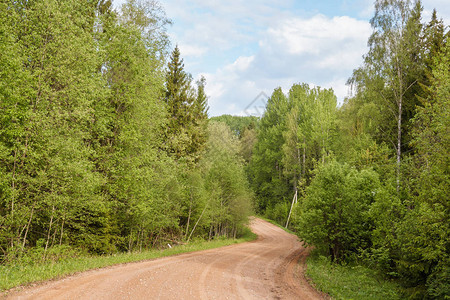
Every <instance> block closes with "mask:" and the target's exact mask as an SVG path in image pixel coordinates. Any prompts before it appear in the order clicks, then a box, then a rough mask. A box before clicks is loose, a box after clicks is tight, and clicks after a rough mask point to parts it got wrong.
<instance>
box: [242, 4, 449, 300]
mask: <svg viewBox="0 0 450 300" xmlns="http://www.w3.org/2000/svg"><path fill="white" fill-rule="evenodd" d="M421 14H422V6H421V2H420V1H416V2H415V3H414V4H411V3H410V2H409V1H399V0H392V1H376V2H375V15H374V17H373V18H372V19H371V25H372V28H373V34H372V35H371V37H370V39H369V42H368V45H369V52H368V53H367V54H366V55H365V56H364V63H363V65H362V66H361V67H359V68H358V69H356V70H355V71H354V73H353V76H352V77H351V78H350V79H349V85H350V87H351V88H352V91H353V95H352V97H350V98H348V99H346V100H345V103H344V104H343V105H342V106H341V107H336V97H335V96H334V94H333V91H332V90H327V89H321V88H310V87H308V86H307V85H304V84H295V85H293V86H292V88H291V89H290V91H289V93H288V94H287V95H285V94H284V93H283V92H282V91H281V89H276V90H275V91H274V92H273V94H272V95H271V97H270V99H269V100H268V103H267V107H266V111H265V114H264V115H263V117H262V118H261V120H260V122H259V123H258V125H257V140H256V142H255V146H254V148H253V155H252V157H251V160H250V164H249V167H248V175H249V179H250V182H251V186H252V187H253V189H254V191H255V196H256V197H255V199H256V204H257V205H256V206H257V210H258V212H259V213H262V214H266V215H267V216H268V217H270V218H272V219H275V220H278V222H280V223H281V224H283V225H284V224H286V221H287V218H288V214H289V211H290V207H291V203H292V200H293V197H294V194H295V193H298V204H295V205H294V209H293V212H292V216H291V222H290V226H291V228H293V229H295V230H296V231H297V233H298V235H299V237H300V238H301V239H302V240H303V241H304V242H306V243H307V244H309V245H313V246H314V247H315V249H316V250H317V251H319V252H320V253H321V254H323V255H325V256H328V257H330V259H331V260H333V261H335V262H337V263H347V262H358V263H363V264H366V265H367V266H370V268H376V269H377V270H379V271H380V272H382V273H383V274H385V275H386V276H388V277H391V278H395V279H397V280H398V281H399V282H401V283H402V284H403V286H404V288H405V297H406V296H407V297H411V298H417V299H422V298H427V299H428V298H434V299H445V298H447V297H450V268H449V266H450V259H449V253H450V237H449V233H450V228H449V227H450V223H449V220H450V216H449V197H448V194H449V191H450V188H449V187H450V186H449V185H450V178H449V158H450V156H449V149H450V140H449V139H450V111H449V109H450V102H449V101H450V44H449V33H448V30H447V29H446V27H445V25H444V24H443V21H442V20H440V19H439V18H438V17H437V13H436V11H434V12H433V15H432V18H431V21H429V22H422V17H421Z"/></svg>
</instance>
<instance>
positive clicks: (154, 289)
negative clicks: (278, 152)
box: [7, 218, 322, 300]
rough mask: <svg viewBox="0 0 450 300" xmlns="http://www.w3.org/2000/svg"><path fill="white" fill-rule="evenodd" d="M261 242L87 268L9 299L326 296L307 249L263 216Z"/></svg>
mask: <svg viewBox="0 0 450 300" xmlns="http://www.w3.org/2000/svg"><path fill="white" fill-rule="evenodd" d="M250 226H251V228H252V230H253V231H254V232H255V233H256V234H258V236H259V238H258V240H257V241H254V242H250V243H243V244H237V245H232V246H227V247H223V248H218V249H211V250H206V251H200V252H194V253H187V254H182V255H178V256H172V257H165V258H160V259H155V260H150V261H144V262H139V263H130V264H125V265H119V266H114V267H109V268H104V269H99V270H93V271H88V272H84V273H80V274H77V275H74V276H70V277H67V278H65V279H62V280H58V281H53V282H48V283H46V284H43V285H40V286H37V287H30V288H26V289H24V290H21V291H17V292H12V293H9V294H8V295H7V299H52V300H53V299H95V300H100V299H208V300H209V299H322V296H321V294H319V293H318V292H317V291H315V290H314V289H313V288H312V287H311V286H310V285H309V284H308V283H307V281H306V280H305V278H304V275H303V267H302V264H298V263H297V262H298V261H299V260H304V259H305V258H306V250H305V248H304V247H303V246H302V244H301V243H300V242H299V241H298V240H297V238H296V237H295V236H294V235H292V234H289V233H286V232H285V231H283V230H282V229H280V228H278V227H276V226H274V225H272V224H270V223H268V222H266V221H263V220H261V219H257V218H255V219H253V220H252V221H251V224H250Z"/></svg>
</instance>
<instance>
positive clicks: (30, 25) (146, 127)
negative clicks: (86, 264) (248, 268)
mask: <svg viewBox="0 0 450 300" xmlns="http://www.w3.org/2000/svg"><path fill="white" fill-rule="evenodd" d="M0 6H1V7H0V8H1V10H0V33H1V34H0V39H1V41H0V42H1V43H0V50H1V52H2V55H1V57H0V79H1V80H0V101H1V105H0V125H1V126H0V175H1V180H0V250H1V251H0V262H1V263H3V264H12V263H14V262H26V261H30V262H33V261H34V262H45V261H48V260H52V261H55V260H59V259H60V258H61V257H65V256H71V255H72V254H73V253H72V252H71V251H72V250H73V251H74V253H75V254H78V253H82V254H85V253H96V254H107V253H113V252H116V251H118V250H119V251H136V250H139V251H140V250H142V249H145V248H150V247H157V246H159V245H162V244H163V245H164V244H166V243H167V241H172V240H180V239H183V238H184V239H189V238H191V237H193V238H197V237H208V236H209V238H213V237H215V236H216V235H228V236H238V235H240V234H242V233H243V232H244V229H243V224H244V223H245V222H246V220H247V216H248V213H249V211H250V205H249V203H250V201H251V195H250V193H249V192H248V187H247V185H246V178H245V176H244V173H243V165H242V163H241V160H240V158H239V157H238V156H237V151H238V149H240V148H241V147H240V144H239V143H238V141H234V140H232V141H231V140H230V141H228V142H229V143H232V144H233V147H234V148H233V149H234V150H233V151H234V152H232V153H228V152H225V153H227V154H226V157H227V160H226V161H225V162H222V161H221V160H220V158H221V157H220V156H217V153H222V154H223V153H224V151H230V150H229V149H228V148H227V147H228V146H229V145H228V144H227V143H228V142H227V143H223V142H224V141H222V140H220V139H221V137H220V136H219V135H218V134H221V133H219V132H217V133H216V134H217V135H216V136H215V137H214V139H215V140H217V141H218V144H217V145H215V146H214V147H213V148H211V150H210V151H209V154H208V155H206V154H205V147H206V142H207V139H208V136H207V109H208V108H207V96H206V94H205V84H206V83H205V80H204V79H201V80H200V81H199V82H198V83H197V90H195V89H194V88H193V87H191V81H192V80H191V78H190V75H188V74H187V73H185V72H184V70H183V65H182V60H180V59H179V53H178V54H176V51H175V52H174V55H173V57H172V58H173V59H172V61H171V62H170V63H169V67H168V69H169V71H168V72H166V71H165V70H164V68H165V64H166V56H167V54H168V38H167V33H166V26H167V25H168V24H170V21H169V20H168V19H167V17H166V15H165V13H164V11H163V10H162V8H161V6H160V4H159V3H158V2H156V1H138V0H130V1H128V2H127V3H125V4H124V5H123V6H122V8H121V9H120V10H119V11H118V12H116V11H113V10H112V7H111V1H99V2H98V3H97V2H96V3H94V2H92V1H88V0H86V1H75V2H74V1H56V0H50V1H3V2H2V3H1V4H0ZM176 50H177V48H176ZM171 72H172V73H171ZM172 79H173V80H172ZM168 134H170V137H169V136H168ZM168 142H170V143H171V145H168V144H167V143H168ZM168 149H169V151H164V150H168ZM170 149H171V150H170ZM174 149H175V150H174ZM226 149H228V150H226ZM172 150H173V151H172ZM167 152H168V153H167ZM175 152H176V153H177V155H173V154H174V153H175ZM200 160H202V161H204V162H202V164H200V163H199V161H200ZM208 161H210V162H209V163H207V162H208ZM218 174H220V175H221V176H217V175H218ZM222 175H224V176H222ZM225 175H226V176H225ZM215 177H217V178H218V179H216V178H215ZM219 179H220V180H219ZM209 185H211V186H212V187H214V188H211V187H210V186H209ZM217 203H219V204H220V205H221V206H220V209H219V208H217V207H218V204H217ZM215 209H217V211H215ZM206 210H207V211H206ZM205 211H206V213H205V214H204V212H205ZM194 221H196V222H194ZM214 226H215V227H214ZM217 226H218V228H220V230H217V232H214V230H212V229H211V230H210V228H212V227H214V228H216V227H217ZM75 254H73V255H75Z"/></svg>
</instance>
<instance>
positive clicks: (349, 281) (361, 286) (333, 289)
mask: <svg viewBox="0 0 450 300" xmlns="http://www.w3.org/2000/svg"><path fill="white" fill-rule="evenodd" d="M306 264H307V271H306V275H307V276H308V277H309V278H310V279H311V280H312V281H313V282H314V285H315V287H316V288H317V289H318V290H320V291H322V292H325V293H327V294H328V295H330V296H331V297H332V298H333V299H355V300H356V299H364V300H366V299H368V300H369V299H383V300H390V299H401V298H402V297H401V292H400V290H401V289H400V287H399V286H398V285H397V284H396V283H395V282H392V281H388V280H386V279H384V278H382V277H381V276H380V275H379V274H377V273H376V272H375V271H374V270H371V269H369V268H366V267H363V266H358V265H337V264H332V263H331V262H330V261H329V259H328V258H326V257H323V256H319V255H317V254H316V253H314V252H313V253H312V254H311V255H310V256H309V257H308V259H307V261H306Z"/></svg>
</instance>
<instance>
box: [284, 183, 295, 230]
mask: <svg viewBox="0 0 450 300" xmlns="http://www.w3.org/2000/svg"><path fill="white" fill-rule="evenodd" d="M295 203H297V189H295V195H294V198H293V199H292V204H291V209H290V210H289V216H288V218H287V221H286V226H284V227H285V228H287V227H288V225H289V219H290V218H291V213H292V208H293V207H294V204H295Z"/></svg>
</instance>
